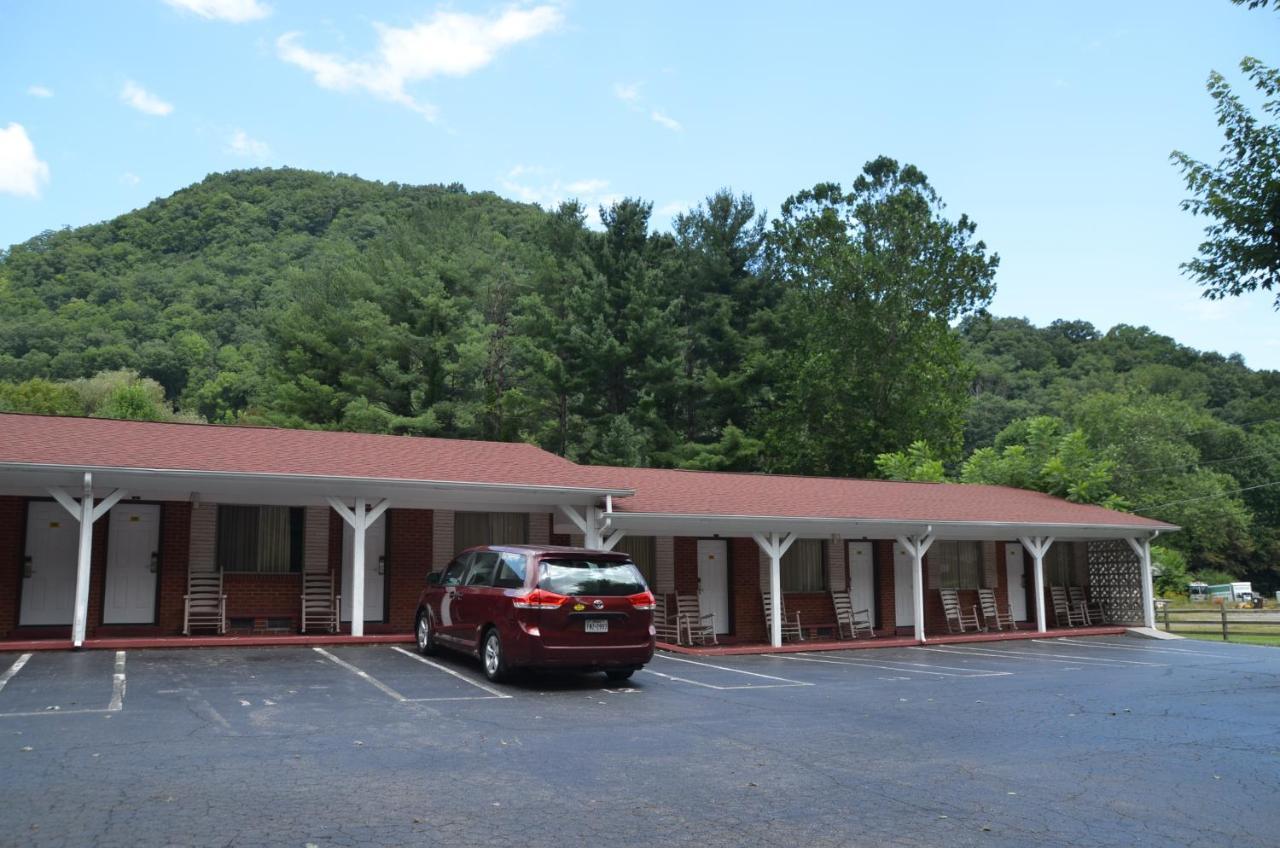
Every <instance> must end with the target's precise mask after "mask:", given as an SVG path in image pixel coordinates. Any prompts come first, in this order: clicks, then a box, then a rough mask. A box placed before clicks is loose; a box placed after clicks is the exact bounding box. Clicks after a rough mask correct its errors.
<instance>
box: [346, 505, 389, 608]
mask: <svg viewBox="0 0 1280 848" xmlns="http://www.w3.org/2000/svg"><path fill="white" fill-rule="evenodd" d="M351 540H352V532H351V525H350V524H348V523H347V522H345V521H344V522H342V620H343V621H350V620H351V556H352V554H353V553H354V551H355V546H354V545H353V543H352V541H351ZM386 554H387V516H386V513H383V514H382V515H380V516H379V517H378V520H377V521H375V522H373V523H372V524H370V525H369V527H368V529H366V530H365V531H364V620H365V621H382V603H383V597H384V595H383V590H384V589H385V587H386V585H387V577H386V574H387V557H386Z"/></svg>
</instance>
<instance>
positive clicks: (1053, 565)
mask: <svg viewBox="0 0 1280 848" xmlns="http://www.w3.org/2000/svg"><path fill="white" fill-rule="evenodd" d="M1072 554H1073V545H1072V544H1071V543H1070V542H1055V543H1053V544H1052V545H1050V546H1049V550H1047V551H1045V554H1044V580H1045V585H1047V586H1084V585H1085V584H1086V583H1088V582H1089V581H1088V579H1087V578H1086V576H1085V574H1084V573H1082V571H1081V570H1080V569H1077V568H1076V567H1075V557H1074V556H1073V555H1072Z"/></svg>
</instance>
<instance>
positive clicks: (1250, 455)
mask: <svg viewBox="0 0 1280 848" xmlns="http://www.w3.org/2000/svg"><path fill="white" fill-rule="evenodd" d="M1277 454H1280V450H1265V451H1259V452H1258V453H1246V454H1241V455H1239V456H1224V457H1221V458H1219V459H1193V460H1191V461H1190V462H1175V463H1174V464H1172V465H1153V466H1151V467H1150V468H1136V469H1134V470H1133V471H1131V472H1129V473H1130V474H1146V473H1147V472H1148V471H1167V470H1168V469H1170V468H1186V467H1187V466H1188V465H1217V464H1218V463H1221V462H1236V461H1237V460H1245V459H1257V458H1258V457H1260V456H1276V455H1277Z"/></svg>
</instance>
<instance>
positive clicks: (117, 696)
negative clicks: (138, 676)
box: [0, 651, 125, 718]
mask: <svg viewBox="0 0 1280 848" xmlns="http://www.w3.org/2000/svg"><path fill="white" fill-rule="evenodd" d="M29 659H31V654H23V655H22V656H21V657H18V661H17V662H15V663H14V664H13V665H11V666H10V667H9V669H8V670H7V671H6V672H5V673H4V674H3V675H0V689H3V688H4V684H6V683H8V682H9V681H10V680H11V679H13V676H14V675H15V674H17V673H18V672H19V671H21V670H22V667H23V666H24V665H26V664H27V660H29ZM124 662H125V652H124V651H116V660H115V665H114V666H113V667H112V672H111V700H110V701H108V702H107V707H106V709H101V710H95V709H83V710H60V709H57V708H56V707H55V708H51V709H47V710H32V711H29V712H21V713H0V718H29V717H31V716H43V715H95V714H103V713H118V712H120V711H121V710H123V709H124V690H125V675H124Z"/></svg>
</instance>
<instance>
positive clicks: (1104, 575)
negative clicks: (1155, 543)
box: [1089, 539, 1142, 625]
mask: <svg viewBox="0 0 1280 848" xmlns="http://www.w3.org/2000/svg"><path fill="white" fill-rule="evenodd" d="M1089 595H1090V597H1091V598H1093V599H1094V600H1096V601H1102V602H1103V603H1104V604H1106V605H1107V613H1108V614H1109V615H1110V616H1111V617H1112V618H1113V619H1114V620H1115V621H1116V623H1117V624H1139V625H1140V624H1142V566H1141V565H1140V564H1139V563H1138V558H1137V557H1136V556H1135V555H1134V553H1133V548H1130V547H1129V543H1128V542H1126V541H1124V540H1123V539H1117V540H1114V541H1110V542H1090V543H1089Z"/></svg>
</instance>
